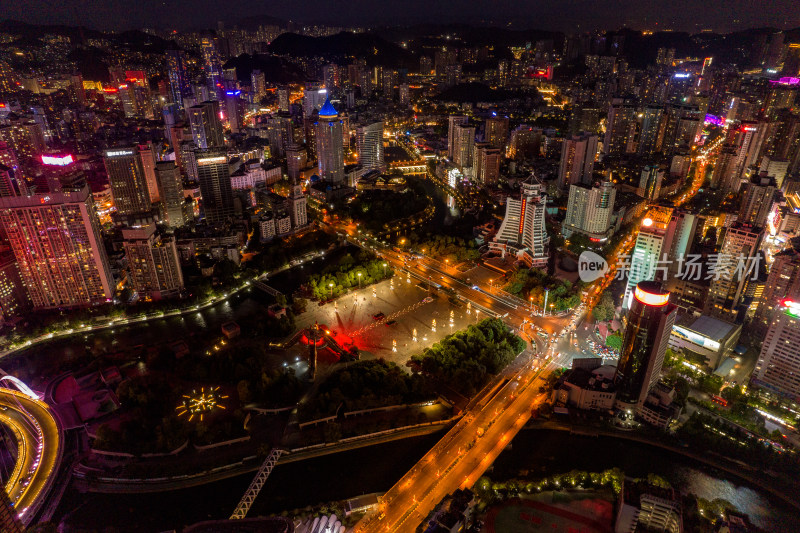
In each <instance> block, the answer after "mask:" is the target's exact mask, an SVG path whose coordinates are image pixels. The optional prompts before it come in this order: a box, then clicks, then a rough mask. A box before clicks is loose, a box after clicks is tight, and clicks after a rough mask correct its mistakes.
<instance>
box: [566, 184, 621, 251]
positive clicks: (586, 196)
mask: <svg viewBox="0 0 800 533" xmlns="http://www.w3.org/2000/svg"><path fill="white" fill-rule="evenodd" d="M616 195H617V190H616V189H615V188H614V184H613V183H611V182H610V181H606V182H603V184H602V185H600V186H599V187H590V186H588V185H583V184H578V185H571V186H570V188H569V200H568V201H567V216H566V217H565V218H564V225H563V229H562V231H561V233H562V234H563V235H564V237H566V238H569V237H570V236H572V233H573V232H574V233H581V234H583V235H586V236H588V237H589V238H590V239H594V240H596V241H604V240H606V239H607V238H608V236H609V231H610V230H611V227H612V214H613V213H614V199H615V198H616Z"/></svg>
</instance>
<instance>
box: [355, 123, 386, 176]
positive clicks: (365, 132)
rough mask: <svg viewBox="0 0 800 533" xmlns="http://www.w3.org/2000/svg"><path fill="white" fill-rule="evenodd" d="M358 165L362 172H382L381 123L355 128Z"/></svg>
mask: <svg viewBox="0 0 800 533" xmlns="http://www.w3.org/2000/svg"><path fill="white" fill-rule="evenodd" d="M356 145H357V150H358V164H359V165H361V167H362V168H363V169H364V170H382V169H383V168H384V164H383V122H372V123H370V124H364V125H361V126H358V127H357V128H356Z"/></svg>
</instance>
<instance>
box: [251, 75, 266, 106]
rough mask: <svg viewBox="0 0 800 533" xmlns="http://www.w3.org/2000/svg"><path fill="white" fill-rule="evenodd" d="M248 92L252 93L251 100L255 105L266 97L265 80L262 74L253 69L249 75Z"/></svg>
mask: <svg viewBox="0 0 800 533" xmlns="http://www.w3.org/2000/svg"><path fill="white" fill-rule="evenodd" d="M250 90H251V91H252V93H253V100H255V102H256V103H259V102H261V99H262V98H264V97H265V96H266V95H267V80H266V77H265V75H264V73H263V72H261V71H260V70H258V69H254V70H253V71H252V72H251V73H250Z"/></svg>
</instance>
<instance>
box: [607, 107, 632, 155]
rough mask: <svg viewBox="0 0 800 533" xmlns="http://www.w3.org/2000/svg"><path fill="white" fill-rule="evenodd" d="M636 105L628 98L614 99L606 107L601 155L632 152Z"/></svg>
mask: <svg viewBox="0 0 800 533" xmlns="http://www.w3.org/2000/svg"><path fill="white" fill-rule="evenodd" d="M635 131H636V104H635V102H634V101H633V99H630V98H614V99H613V100H612V102H611V105H610V106H609V107H608V118H607V121H606V137H605V141H604V142H603V153H604V154H606V155H623V154H627V153H631V152H633V151H634V146H635V144H634V142H633V139H634V134H635Z"/></svg>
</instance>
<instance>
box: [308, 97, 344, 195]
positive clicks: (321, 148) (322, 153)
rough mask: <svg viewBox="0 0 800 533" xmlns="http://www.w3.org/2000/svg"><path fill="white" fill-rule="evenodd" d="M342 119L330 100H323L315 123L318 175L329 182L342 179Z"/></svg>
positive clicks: (339, 181)
mask: <svg viewBox="0 0 800 533" xmlns="http://www.w3.org/2000/svg"><path fill="white" fill-rule="evenodd" d="M342 130H343V127H342V121H341V120H339V113H338V112H337V111H336V108H334V107H333V105H332V104H331V101H330V100H327V99H326V100H325V104H324V105H323V106H322V109H320V110H319V119H318V120H317V122H316V124H315V133H316V144H317V160H318V164H319V176H320V177H321V178H322V179H323V180H325V181H329V182H331V183H341V182H343V181H344V146H343V139H342Z"/></svg>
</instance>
